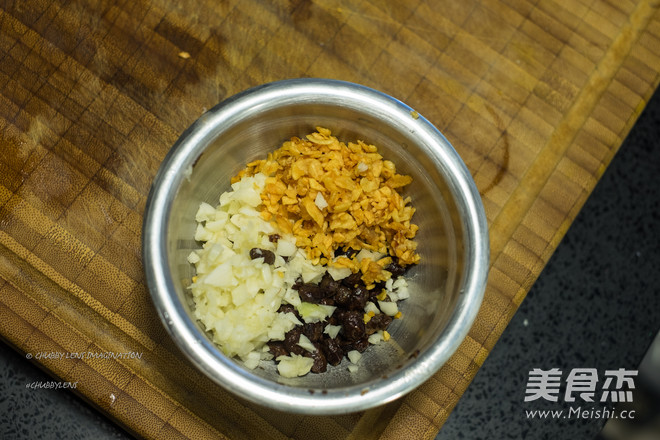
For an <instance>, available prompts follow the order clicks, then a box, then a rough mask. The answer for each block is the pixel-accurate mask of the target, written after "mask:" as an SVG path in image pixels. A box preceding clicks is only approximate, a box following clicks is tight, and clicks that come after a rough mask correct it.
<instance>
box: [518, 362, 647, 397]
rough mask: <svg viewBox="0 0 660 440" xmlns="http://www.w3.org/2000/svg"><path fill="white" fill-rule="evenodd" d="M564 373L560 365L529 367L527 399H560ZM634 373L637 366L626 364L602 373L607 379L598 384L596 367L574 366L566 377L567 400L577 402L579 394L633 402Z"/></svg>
mask: <svg viewBox="0 0 660 440" xmlns="http://www.w3.org/2000/svg"><path fill="white" fill-rule="evenodd" d="M562 374H563V373H562V371H561V370H559V369H558V368H552V369H550V370H541V369H540V368H534V369H533V370H532V371H530V372H529V377H528V379H527V388H526V389H525V394H526V396H525V402H531V401H534V400H538V399H544V400H548V401H550V402H557V401H558V400H559V397H560V394H561V393H560V386H561V383H562ZM635 376H637V370H625V369H623V368H619V369H618V370H606V371H605V374H604V375H603V377H604V379H605V380H604V381H603V385H602V387H600V388H599V387H598V384H599V377H598V371H597V370H596V369H595V368H573V369H572V370H571V371H570V372H569V373H568V375H567V377H566V390H565V391H564V401H566V402H575V399H576V398H580V399H582V400H583V401H585V402H594V401H600V402H614V403H616V402H632V400H633V395H632V390H633V389H635V383H634V381H633V377H635ZM624 388H625V389H624ZM595 399H598V400H595Z"/></svg>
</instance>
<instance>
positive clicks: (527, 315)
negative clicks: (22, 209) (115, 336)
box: [0, 92, 660, 440]
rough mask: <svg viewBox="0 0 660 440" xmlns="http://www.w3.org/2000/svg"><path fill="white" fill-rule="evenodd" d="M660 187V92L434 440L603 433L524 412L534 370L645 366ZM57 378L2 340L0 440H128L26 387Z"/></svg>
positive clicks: (655, 283) (67, 395)
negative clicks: (529, 381) (56, 439)
mask: <svg viewBox="0 0 660 440" xmlns="http://www.w3.org/2000/svg"><path fill="white" fill-rule="evenodd" d="M658 188H660V94H659V93H657V92H656V94H655V95H654V97H653V98H652V100H651V101H650V102H649V104H648V105H647V108H646V109H645V111H644V113H643V114H642V115H641V117H640V119H639V121H638V122H637V124H636V125H635V127H634V128H633V130H632V131H631V133H630V135H629V136H628V138H627V139H626V141H625V142H624V144H623V146H622V147H621V149H620V151H619V152H618V153H617V156H616V157H615V158H614V160H613V161H612V164H611V165H610V166H609V168H608V169H607V170H606V172H605V174H604V175H603V177H602V179H601V181H600V182H599V183H598V185H597V186H596V189H595V190H594V192H593V193H592V195H591V196H590V198H589V200H588V201H587V203H586V204H585V206H584V208H583V209H582V211H581V212H580V214H579V215H578V217H577V219H576V220H575V222H574V223H573V224H572V226H571V228H570V229H569V231H568V233H567V235H566V236H565V238H564V240H563V241H562V243H561V244H560V245H559V247H558V249H557V250H556V252H555V254H554V255H553V257H552V258H551V259H550V261H549V263H548V265H547V266H546V268H545V269H544V271H543V272H542V274H541V276H540V277H539V279H538V281H537V282H536V283H535V285H534V286H533V288H532V289H531V291H530V292H529V294H528V295H527V298H526V299H525V301H524V302H523V303H522V305H521V307H520V309H519V310H518V312H517V313H516V315H515V316H514V318H513V320H512V321H511V323H510V324H509V326H508V327H507V329H506V330H505V332H504V334H503V335H502V337H501V339H500V340H499V341H498V343H497V345H496V346H495V349H494V350H493V351H492V352H491V354H490V355H489V357H488V359H487V360H486V362H485V363H484V365H483V366H482V368H481V369H480V370H479V372H478V373H477V376H476V378H475V379H474V381H473V383H472V384H471V385H470V387H469V388H468V390H467V391H466V393H465V394H464V396H463V397H462V398H461V400H460V402H459V404H458V406H457V407H456V408H455V410H454V411H453V412H452V414H451V415H450V417H449V420H448V421H447V423H446V424H445V426H444V427H443V429H442V430H441V431H440V433H439V434H438V436H437V437H436V439H437V440H445V439H456V438H466V439H486V438H512V439H518V438H530V439H544V438H549V439H550V438H551V439H555V438H574V439H582V438H584V439H593V438H596V437H597V436H598V435H599V432H600V431H601V429H602V427H603V425H604V423H605V420H604V419H602V418H588V419H575V418H572V419H546V420H539V419H533V418H528V417H527V416H526V410H532V409H551V410H558V409H562V408H568V407H569V406H570V405H569V404H568V403H567V402H564V401H563V398H560V399H559V401H558V402H555V403H553V402H547V401H543V402H539V401H536V402H528V403H525V402H524V397H525V390H526V385H527V379H528V372H529V371H530V370H532V369H533V368H540V369H542V370H550V369H552V368H559V369H561V370H562V371H563V372H564V373H565V374H567V373H568V372H569V371H570V370H572V369H574V368H595V369H597V371H598V372H599V374H602V373H603V372H604V371H605V370H616V369H619V368H625V369H627V370H634V369H636V368H637V367H638V365H639V363H640V362H641V360H642V358H643V356H644V354H645V353H646V351H647V349H648V347H649V345H650V344H651V341H652V340H653V338H654V337H655V335H656V334H657V333H658V330H659V329H660V277H659V276H658V275H659V274H660V271H659V270H658V268H659V267H660V252H658V249H660V234H659V233H658V232H657V230H656V228H657V227H658V226H660V221H659V220H660V196H659V195H658ZM658 374H660V373H658ZM50 380H51V379H50V377H49V376H47V375H46V374H45V373H43V372H42V371H41V370H39V369H38V368H37V367H36V366H35V365H34V364H32V363H30V362H28V361H27V360H26V359H24V358H23V357H22V356H21V355H19V354H18V353H17V352H15V351H14V350H13V349H12V348H10V347H8V346H7V345H5V344H4V343H0V439H32V438H41V439H51V438H66V439H88V438H95V439H99V440H100V439H124V438H130V436H129V435H128V434H127V433H126V432H125V431H123V430H122V429H121V428H119V427H118V426H116V425H115V424H114V423H112V422H111V421H109V420H108V419H106V418H105V417H104V416H103V415H102V414H101V413H99V412H97V411H96V410H95V409H94V408H92V407H91V406H89V405H88V404H87V403H86V402H85V401H83V400H82V399H80V398H79V397H77V396H76V395H74V394H73V393H71V392H70V391H68V390H62V389H60V390H54V389H31V388H29V386H30V384H32V383H34V382H45V381H50ZM561 396H562V397H563V394H561ZM635 398H636V399H637V397H635ZM638 400H639V399H638ZM575 403H576V404H578V403H580V402H575ZM574 406H575V405H574ZM583 406H584V408H585V409H586V408H587V405H583ZM639 414H643V413H642V412H641V411H640V412H639ZM655 435H656V436H657V437H646V438H660V431H656V434H655ZM601 438H604V437H601Z"/></svg>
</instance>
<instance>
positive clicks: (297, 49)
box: [0, 0, 660, 440]
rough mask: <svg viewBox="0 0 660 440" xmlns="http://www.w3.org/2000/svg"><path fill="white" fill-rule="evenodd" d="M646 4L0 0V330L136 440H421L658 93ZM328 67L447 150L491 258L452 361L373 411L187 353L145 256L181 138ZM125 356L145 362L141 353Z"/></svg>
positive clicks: (657, 54) (642, 0)
mask: <svg viewBox="0 0 660 440" xmlns="http://www.w3.org/2000/svg"><path fill="white" fill-rule="evenodd" d="M659 6H660V3H659V2H658V1H657V0H653V1H652V0H636V1H635V0H620V1H619V0H617V1H614V0H570V1H560V0H461V1H453V0H452V1H450V0H446V1H434V0H411V1H406V2H400V1H378V0H274V1H270V2H267V1H261V0H243V1H240V2H239V1H238V0H227V1H218V0H197V1H191V2H177V1H173V0H172V1H171V0H154V1H153V2H147V1H145V0H130V1H121V0H120V1H104V0H90V1H86V0H73V1H57V0H29V1H5V0H3V1H0V335H2V337H3V338H4V339H5V340H6V341H8V342H9V343H10V344H11V345H13V346H14V347H15V348H16V349H17V350H19V351H20V352H21V353H25V354H26V355H28V354H30V355H32V356H34V355H35V354H37V353H43V352H62V353H97V354H103V353H129V354H132V355H134V356H128V357H126V358H120V359H104V358H93V357H92V358H70V359H66V358H64V359H47V358H43V357H42V358H41V359H34V362H37V363H38V364H39V365H40V366H41V367H43V368H44V369H45V370H47V371H48V372H50V373H51V374H52V375H53V376H55V377H57V378H59V379H61V380H63V381H72V382H73V381H76V382H77V383H78V388H77V390H76V392H77V393H79V394H80V395H82V396H83V397H84V398H85V399H87V400H88V401H89V402H91V403H92V404H94V405H96V406H98V407H99V408H100V409H101V410H102V411H103V412H104V413H106V414H107V415H108V416H109V417H111V418H112V419H114V420H116V421H117V422H118V423H119V424H121V425H123V426H124V427H126V429H128V430H129V431H131V432H132V433H134V434H135V435H137V436H141V437H145V438H167V439H177V438H182V439H185V438H191V439H204V438H233V439H255V438H258V439H283V438H295V439H307V438H315V439H337V438H342V439H367V438H379V439H383V440H384V439H402V438H405V439H413V438H415V439H417V438H419V439H428V438H433V437H434V435H435V434H436V433H437V431H438V429H439V428H440V427H441V426H442V424H443V422H444V421H445V420H446V418H447V416H448V415H449V413H450V412H451V410H452V408H453V407H454V405H455V404H456V403H457V401H458V400H459V398H460V396H461V394H462V393H463V392H464V390H465V389H466V387H467V386H468V384H469V383H470V380H471V379H472V378H473V377H474V375H475V374H476V372H477V370H478V369H479V367H480V366H481V365H482V363H483V362H484V360H485V358H486V356H487V355H488V353H489V351H490V350H491V349H492V348H493V345H494V344H495V342H496V341H497V339H498V337H499V336H500V335H501V333H502V331H503V330H504V328H505V327H506V325H507V323H508V322H509V320H510V318H511V317H512V315H513V314H514V313H515V311H516V309H517V308H518V306H519V305H520V303H521V301H522V300H523V299H524V297H525V295H526V293H527V292H528V290H529V288H530V286H531V285H532V283H533V282H534V280H535V279H536V277H537V276H538V274H539V273H540V271H541V269H542V268H543V267H544V265H545V263H546V262H547V261H548V258H549V257H550V255H551V253H552V252H553V250H554V249H555V248H556V246H557V245H558V243H559V241H560V240H561V238H562V236H563V235H564V233H565V232H566V230H567V228H568V227H569V225H570V224H571V222H572V220H573V219H574V218H575V216H576V214H577V212H578V211H579V210H580V207H581V206H582V204H583V203H584V201H585V199H586V198H587V197H588V195H589V193H590V192H591V190H592V189H593V187H594V185H595V184H596V182H597V181H598V179H599V178H600V176H601V175H602V173H603V171H604V170H605V168H606V166H607V165H608V163H609V162H610V160H611V159H612V157H613V155H614V154H615V152H616V150H617V149H618V147H619V146H620V144H621V142H622V140H623V138H624V137H625V136H626V134H627V133H628V131H629V129H630V127H631V126H632V125H633V123H634V122H635V120H636V118H637V116H638V115H639V114H640V112H641V110H642V109H643V108H644V105H645V103H646V100H647V99H649V98H650V96H651V94H652V93H653V91H654V89H655V88H656V86H657V85H658V81H659V72H660V15H659V13H658V8H659ZM305 76H307V77H326V78H337V79H343V80H348V81H353V82H357V83H360V84H364V85H367V86H371V87H374V88H377V89H379V90H382V91H384V92H386V93H388V94H391V95H392V96H394V97H396V98H399V99H401V100H403V101H404V102H406V103H407V104H409V105H411V106H412V107H414V108H415V109H416V110H417V111H418V112H419V113H420V114H422V115H424V116H425V117H426V118H427V119H429V120H430V121H431V122H432V123H434V124H435V125H436V126H437V127H438V128H439V129H440V130H441V131H442V132H443V133H445V135H446V136H447V137H448V139H449V140H450V141H451V142H452V143H453V145H454V146H455V147H456V149H457V151H458V152H459V153H460V155H461V156H462V158H463V159H464V161H465V162H466V164H467V166H468V168H469V170H470V172H471V173H472V175H473V176H474V179H475V181H476V183H477V186H478V188H479V190H480V193H481V195H482V198H483V202H484V205H485V208H486V212H487V217H488V221H489V225H490V237H491V243H492V246H491V255H492V261H491V269H490V274H489V283H488V287H487V291H486V296H485V300H484V303H483V306H482V308H481V310H480V313H479V316H478V318H477V320H476V322H475V324H474V326H473V328H472V329H471V331H470V333H469V336H468V337H467V338H466V339H465V340H464V342H463V344H462V345H461V347H460V349H459V350H458V352H457V353H456V354H455V355H454V356H453V357H452V358H451V360H450V361H449V362H448V363H447V364H446V365H445V366H444V367H443V368H442V369H441V370H440V371H439V372H438V373H437V374H436V375H435V376H434V377H433V378H432V379H430V380H429V381H428V382H426V383H425V384H424V385H423V386H421V387H420V388H419V389H417V390H415V391H414V392H412V393H410V394H409V395H407V396H405V397H404V398H401V399H399V400H398V401H396V402H394V403H391V404H388V405H385V406H382V407H380V408H377V409H374V410H370V411H366V412H362V413H358V414H351V415H345V416H335V417H306V416H297V415H288V414H283V413H278V412H276V411H270V410H265V409H263V408H259V407H257V406H255V405H252V404H248V403H246V402H244V401H242V400H241V399H240V398H237V397H235V396H233V395H230V394H228V393H227V392H225V391H223V390H222V389H220V388H219V387H218V386H217V385H214V384H213V383H211V382H210V381H209V380H208V379H207V378H206V377H205V376H203V375H202V374H201V373H199V372H197V371H196V370H195V369H194V368H193V367H192V366H191V365H190V364H189V363H188V362H186V361H185V360H184V359H183V358H182V355H181V354H180V352H179V351H178V350H177V348H176V347H175V346H174V344H173V342H172V341H171V340H170V339H169V337H168V336H167V335H166V334H165V331H164V329H163V327H162V325H161V323H160V322H159V321H158V318H157V315H156V313H155V311H154V308H153V306H152V304H151V301H150V298H149V295H148V293H147V290H146V288H145V284H144V277H143V272H142V266H141V257H140V236H141V227H142V223H141V222H142V214H143V210H144V206H145V200H146V196H147V194H148V191H149V187H150V184H151V181H152V179H153V177H154V175H155V173H156V170H157V169H158V166H159V164H160V162H161V160H162V159H163V157H164V155H165V154H166V152H167V151H168V149H169V148H170V146H171V145H172V144H173V143H174V141H175V140H176V139H177V137H178V136H179V135H180V134H181V132H182V131H183V130H184V129H185V128H186V127H187V126H188V125H190V124H191V123H192V122H193V121H194V120H195V119H196V118H198V117H199V116H200V115H201V114H202V113H203V112H204V111H205V110H206V109H208V108H210V107H212V106H213V105H215V104H216V103H218V102H220V101H221V100H223V99H224V98H226V97H229V96H231V95H232V94H234V93H237V92H239V91H242V90H244V89H246V88H248V87H250V86H254V85H258V84H262V83H264V82H269V81H273V80H278V79H284V78H293V77H305ZM138 355H139V356H138Z"/></svg>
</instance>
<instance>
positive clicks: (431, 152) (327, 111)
mask: <svg viewBox="0 0 660 440" xmlns="http://www.w3.org/2000/svg"><path fill="white" fill-rule="evenodd" d="M316 126H323V127H327V128H329V129H331V130H332V132H333V134H334V135H336V136H337V137H338V138H339V139H340V140H344V141H351V140H357V139H362V140H364V141H366V142H369V143H373V144H375V145H376V146H378V147H379V152H380V153H381V154H382V155H383V156H384V157H386V158H388V159H390V160H392V161H393V162H394V163H395V164H396V166H397V170H399V172H401V173H405V174H409V175H411V176H412V177H413V182H412V184H410V185H409V186H408V187H406V189H405V192H406V195H409V196H410V197H411V198H412V204H413V206H415V207H416V208H417V212H416V213H415V217H414V218H413V220H414V221H415V223H417V224H418V225H419V232H418V236H417V240H418V242H419V249H418V251H419V253H420V255H421V263H420V264H419V265H417V266H415V267H414V268H412V269H411V270H410V271H409V272H408V276H409V284H410V291H411V297H410V298H409V299H407V300H405V301H403V302H401V303H400V310H401V311H402V313H403V319H399V320H395V321H394V322H393V323H392V325H391V326H390V328H389V329H388V331H389V332H390V333H391V335H392V339H391V340H390V341H389V342H388V343H382V344H379V345H376V346H372V347H370V348H369V349H368V350H367V351H366V352H365V353H364V355H363V357H362V359H361V360H360V368H359V370H358V371H357V372H354V373H351V372H349V371H348V370H347V368H346V364H345V363H343V364H341V365H340V366H337V367H329V368H328V372H326V373H323V374H311V373H310V374H308V375H307V376H304V377H300V378H295V379H283V378H281V377H279V376H278V375H277V373H276V370H275V369H274V368H272V369H268V368H266V369H262V368H258V369H256V370H249V369H247V368H245V367H244V366H242V365H241V362H240V361H237V360H234V359H230V358H227V357H226V356H224V355H223V354H222V352H221V351H220V350H219V349H218V348H217V347H216V346H215V345H214V344H213V342H211V339H210V337H209V335H207V334H206V332H205V331H204V328H203V327H202V325H201V324H200V323H199V322H196V320H195V319H194V318H193V314H192V310H193V307H194V306H193V304H192V299H191V295H190V294H189V292H188V290H187V286H188V285H189V283H190V279H191V277H192V276H193V275H194V268H193V267H192V266H191V265H190V264H188V262H187V260H186V257H187V256H188V254H189V253H190V251H191V250H193V249H196V248H199V247H200V245H199V243H197V242H195V240H194V239H193V236H194V231H195V226H196V224H195V213H196V211H197V208H198V206H199V204H200V203H201V202H208V203H210V204H213V205H216V204H217V203H218V199H219V196H220V194H221V193H222V192H224V191H226V190H228V189H229V180H230V178H231V177H232V176H233V175H235V174H236V173H237V172H238V171H239V170H241V169H242V168H244V166H245V165H246V164H247V163H248V162H251V161H252V160H255V159H257V158H263V157H265V156H266V153H268V152H270V151H273V150H274V149H276V148H278V147H279V146H280V145H281V144H282V142H283V141H285V140H288V139H289V138H291V137H292V136H303V135H305V134H307V133H310V132H311V131H313V130H314V127H316ZM143 257H144V268H145V272H146V280H147V284H148V286H149V290H150V292H151V296H152V298H153V301H154V304H155V306H156V309H157V310H158V313H159V314H160V317H161V319H162V321H163V324H164V325H165V327H166V329H167V331H168V332H169V333H170V335H171V336H172V338H173V339H174V341H175V343H176V344H177V345H178V347H179V348H180V349H181V351H182V352H183V353H184V354H185V355H186V356H187V357H188V358H189V359H190V361H192V363H193V364H194V365H196V366H197V367H198V368H199V369H200V370H201V371H203V372H204V373H205V374H206V375H208V377H210V378H211V379H212V380H214V381H215V382H217V383H218V384H220V385H222V386H223V387H225V388H226V389H228V390H230V391H232V392H233V393H235V394H236V395H238V396H240V397H242V398H245V399H248V400H250V401H252V402H256V403H258V404H262V405H264V406H267V407H272V408H276V409H278V410H282V411H289V412H297V413H303V414H326V415H327V414H339V413H348V412H354V411H359V410H364V409H367V408H370V407H374V406H377V405H381V404H383V403H386V402H389V401H392V400H394V399H396V398H398V397H400V396H402V395H404V394H405V393H407V392H409V391H411V390H412V389H414V388H415V387H417V386H418V385H420V384H422V383H423V382H424V381H425V380H427V379H429V378H430V377H431V376H432V375H433V374H434V373H435V372H436V371H437V370H438V369H439V368H440V367H441V366H442V365H443V364H444V363H445V362H446V361H447V359H448V358H449V357H450V356H451V355H452V354H453V353H454V351H455V350H456V349H457V347H458V346H459V344H460V343H461V341H462V340H463V338H464V337H465V336H466V335H467V332H468V330H469V329H470V326H471V325H472V323H473V321H474V318H475V316H476V314H477V311H478V309H479V307H480V304H481V300H482V297H483V292H484V288H485V283H486V277H487V271H488V258H489V243H488V231H487V224H486V218H485V214H484V210H483V206H482V204H481V199H480V197H479V193H478V191H477V189H476V187H475V185H474V182H473V180H472V178H471V176H470V174H469V173H468V171H467V169H466V167H465V165H464V164H463V162H462V161H461V159H460V158H459V156H458V154H457V153H456V151H455V150H454V149H453V148H452V146H451V145H450V144H449V142H448V141H447V140H446V139H445V138H444V136H442V134H441V133H440V132H439V131H438V130H437V129H436V128H434V127H433V125H432V124H431V123H429V121H427V120H426V119H424V118H423V117H421V116H419V115H417V113H416V112H414V111H413V109H412V108H410V107H408V106H406V105H405V104H403V103H401V102H400V101H397V100H396V99H393V98H391V97H389V96H387V95H385V94H383V93H380V92H378V91H375V90H373V89H370V88H366V87H363V86H359V85H356V84H352V83H346V82H341V81H334V80H321V79H296V80H286V81H280V82H275V83H271V84H266V85H263V86H259V87H256V88H253V89H250V90H247V91H245V92H243V93H240V94H238V95H236V96H234V97H232V98H229V99H227V100H226V101H224V102H222V103H221V104H219V105H218V106H216V107H214V108H213V109H211V110H210V111H208V112H207V113H205V114H204V115H202V116H201V117H200V118H199V119H198V120H197V121H196V122H195V123H194V124H193V125H192V126H191V127H190V128H188V129H187V130H186V131H185V132H184V133H183V134H182V135H181V137H180V138H179V140H178V141H177V142H176V144H175V145H174V146H173V147H172V149H171V151H170V152H169V153H168V155H167V157H166V158H165V160H164V161H163V164H162V165H161V168H160V170H159V172H158V174H157V175H156V178H155V180H154V182H153V187H152V189H151V193H150V196H149V199H148V202H147V206H146V210H145V218H144V231H143Z"/></svg>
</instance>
